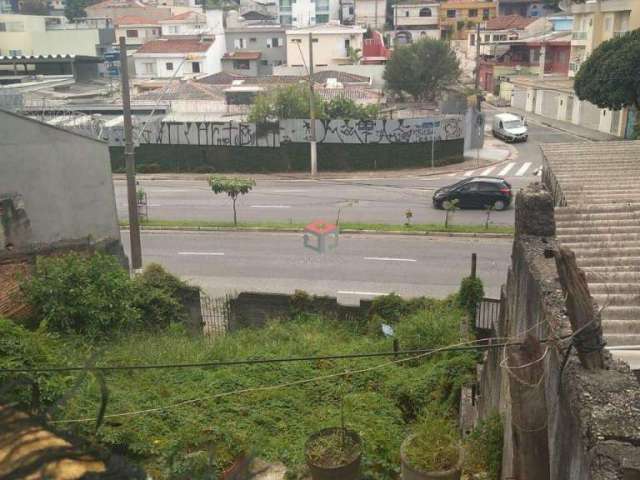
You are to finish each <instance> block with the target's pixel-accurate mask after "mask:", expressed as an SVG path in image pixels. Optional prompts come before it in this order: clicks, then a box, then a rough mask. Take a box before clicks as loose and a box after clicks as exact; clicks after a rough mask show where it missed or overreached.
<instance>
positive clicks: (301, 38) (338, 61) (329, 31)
mask: <svg viewBox="0 0 640 480" xmlns="http://www.w3.org/2000/svg"><path fill="white" fill-rule="evenodd" d="M364 32H365V29H364V28H361V27H357V26H351V25H340V24H339V23H327V24H323V25H316V26H313V27H306V28H296V29H293V30H287V31H286V35H287V65H289V66H291V67H296V66H299V67H303V66H305V65H307V66H308V65H309V34H311V36H312V38H313V64H314V66H315V67H327V66H331V65H344V64H349V63H352V60H351V58H350V56H349V54H350V52H351V51H356V50H360V51H362V40H363V34H364Z"/></svg>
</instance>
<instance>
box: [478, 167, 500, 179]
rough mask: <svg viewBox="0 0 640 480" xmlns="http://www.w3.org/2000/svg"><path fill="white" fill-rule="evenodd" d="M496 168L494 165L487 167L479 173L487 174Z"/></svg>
mask: <svg viewBox="0 0 640 480" xmlns="http://www.w3.org/2000/svg"><path fill="white" fill-rule="evenodd" d="M495 169H496V167H489V168H487V169H486V170H485V171H484V172H482V173H481V174H480V175H482V176H483V177H484V176H486V175H489V174H490V173H491V172H493V171H494V170H495Z"/></svg>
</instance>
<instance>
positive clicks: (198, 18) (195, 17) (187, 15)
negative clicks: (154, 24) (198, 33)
mask: <svg viewBox="0 0 640 480" xmlns="http://www.w3.org/2000/svg"><path fill="white" fill-rule="evenodd" d="M190 20H191V21H194V22H199V23H205V22H206V21H207V18H206V16H205V15H202V14H200V13H197V12H184V13H180V14H178V15H174V16H173V17H169V18H165V19H164V20H159V21H158V23H185V22H188V21H190Z"/></svg>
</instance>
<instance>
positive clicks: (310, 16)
mask: <svg viewBox="0 0 640 480" xmlns="http://www.w3.org/2000/svg"><path fill="white" fill-rule="evenodd" d="M279 16H280V24H282V25H284V26H291V27H294V28H299V27H308V26H312V25H316V24H322V23H329V21H339V20H340V0H315V1H314V0H279Z"/></svg>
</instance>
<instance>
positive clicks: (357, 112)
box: [324, 95, 380, 120]
mask: <svg viewBox="0 0 640 480" xmlns="http://www.w3.org/2000/svg"><path fill="white" fill-rule="evenodd" d="M324 111H325V114H326V116H327V118H344V119H356V120H371V119H375V118H377V117H378V114H379V112H380V109H379V108H378V106H377V105H365V106H362V105H358V104H357V103H356V102H354V101H353V100H351V99H350V98H347V97H344V96H342V95H341V96H339V97H336V98H333V99H332V100H331V101H330V102H328V103H327V104H326V105H325V107H324Z"/></svg>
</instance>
